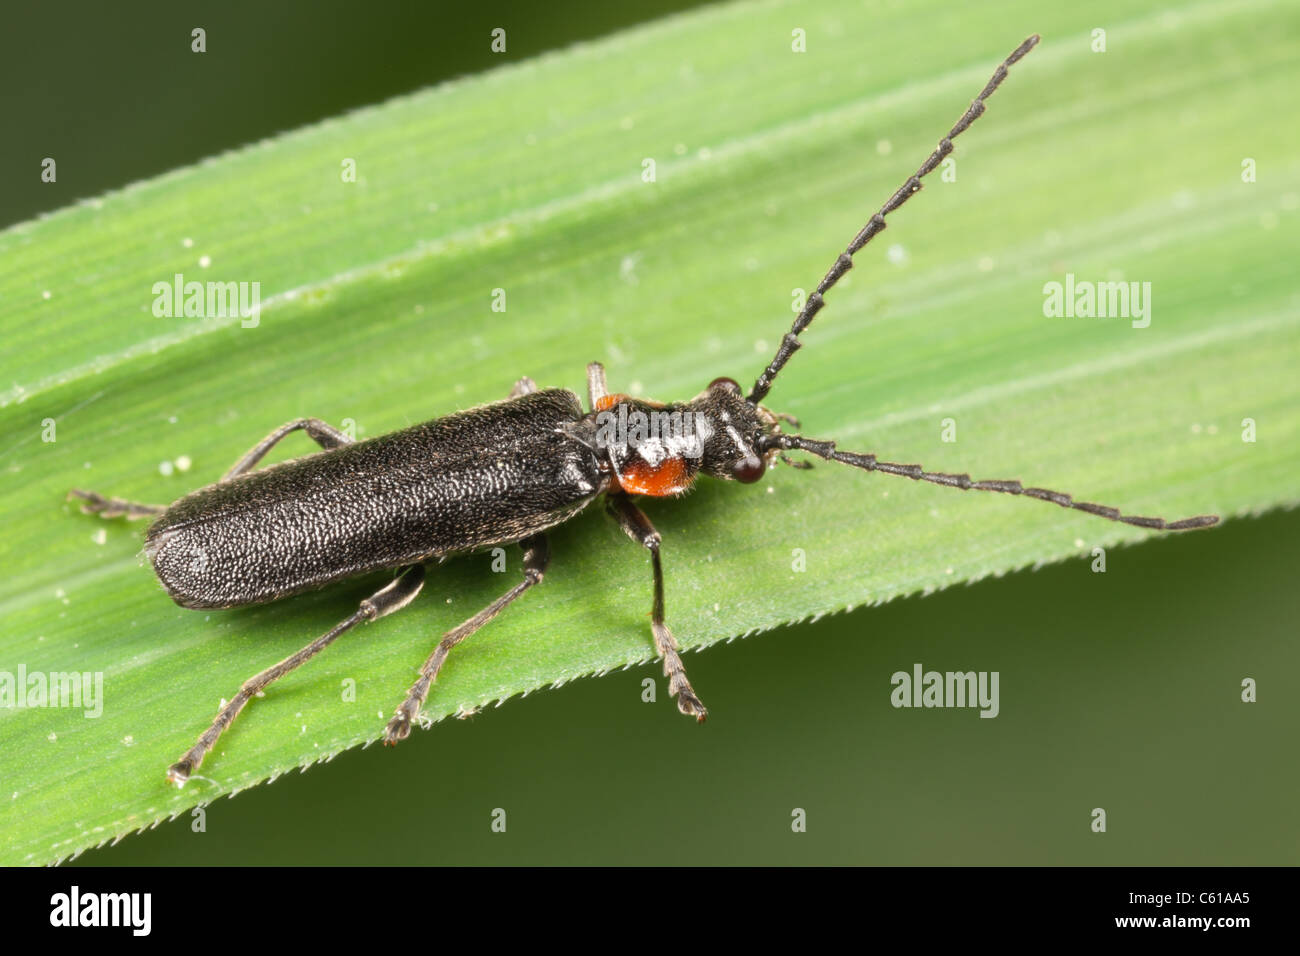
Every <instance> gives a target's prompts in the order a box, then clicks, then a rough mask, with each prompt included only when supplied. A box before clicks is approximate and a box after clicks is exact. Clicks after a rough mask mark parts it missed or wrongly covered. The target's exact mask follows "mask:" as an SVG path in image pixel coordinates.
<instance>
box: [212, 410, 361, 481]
mask: <svg viewBox="0 0 1300 956" xmlns="http://www.w3.org/2000/svg"><path fill="white" fill-rule="evenodd" d="M299 429H302V430H303V431H305V432H306V433H307V435H308V436H309V437H310V438H311V439H312V440H314V441H315V442H316V444H318V445H320V446H321V447H322V448H324V449H325V450H326V451H328V450H329V449H331V448H338V447H339V446H340V445H351V444H352V443H353V441H355V439H353V438H349V437H348V435H347V433H346V432H342V431H339V430H338V429H337V428H335V427H334V426H333V425H331V424H329V423H328V422H323V421H321V420H320V419H319V418H295V419H294V420H293V421H291V422H285V423H284V424H283V425H281V426H280V427H279V428H277V429H276V430H275V431H273V432H271V434H269V435H267V436H266V437H265V438H263V439H262V440H261V441H260V442H258V443H257V444H256V445H254V446H253V447H252V448H250V449H249V451H248V454H246V455H245V456H244V457H243V458H241V459H239V461H237V462H235V464H234V466H233V467H232V468H231V469H230V470H229V471H228V472H226V473H225V475H223V476H222V478H221V481H229V480H230V479H231V478H235V477H238V476H239V475H242V474H243V473H244V472H246V471H249V470H251V469H252V468H253V466H254V465H256V464H257V463H258V462H259V461H261V460H262V458H263V457H264V456H265V455H266V453H267V452H268V451H270V450H271V449H272V448H274V447H275V445H276V443H277V442H279V440H280V439H281V438H283V437H284V436H285V435H288V434H289V433H290V432H296V431H298V430H299ZM219 483H220V482H218V484H219Z"/></svg>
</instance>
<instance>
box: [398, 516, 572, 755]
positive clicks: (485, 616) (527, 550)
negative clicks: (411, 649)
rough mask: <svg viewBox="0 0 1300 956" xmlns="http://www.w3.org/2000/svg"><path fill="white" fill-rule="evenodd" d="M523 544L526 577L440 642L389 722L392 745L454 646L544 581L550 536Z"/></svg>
mask: <svg viewBox="0 0 1300 956" xmlns="http://www.w3.org/2000/svg"><path fill="white" fill-rule="evenodd" d="M520 546H521V547H522V548H523V549H524V579H523V580H522V581H521V582H519V583H518V584H516V585H515V586H514V587H512V588H511V589H510V590H509V591H507V592H506V593H505V594H503V595H501V597H499V598H497V599H496V600H495V601H493V602H492V603H491V604H489V605H488V606H487V607H485V608H484V609H483V610H481V611H479V612H478V613H477V614H475V615H474V616H473V617H471V618H470V619H469V620H468V621H465V622H464V623H463V624H460V625H458V626H457V627H453V628H452V629H451V630H450V631H448V632H447V633H446V634H444V635H443V636H442V640H441V641H439V642H438V646H437V647H436V648H435V649H434V651H433V653H432V654H431V655H429V659H428V660H427V661H425V662H424V667H422V668H421V669H420V678H419V680H417V681H416V682H415V683H414V684H413V685H412V686H411V691H410V693H409V694H407V697H406V700H404V701H402V705H401V706H400V707H398V708H397V710H396V711H394V713H393V719H392V720H390V721H389V722H388V727H387V729H386V730H385V732H384V743H385V744H387V745H388V746H389V747H392V746H394V745H396V743H397V742H398V741H399V740H405V739H406V738H407V737H408V736H410V734H411V721H413V720H415V718H416V717H417V716H419V713H420V708H421V707H423V706H424V702H425V701H426V700H428V699H429V689H430V688H431V687H432V686H433V682H434V681H435V680H437V679H438V671H440V670H442V664H443V661H445V660H446V659H447V655H448V654H450V653H451V649H452V648H453V647H455V646H456V645H457V644H459V643H460V642H461V641H463V640H465V638H467V637H469V636H470V635H471V634H473V633H474V632H475V631H477V630H478V629H479V628H480V627H482V626H483V625H484V624H486V623H487V622H488V621H490V620H492V618H494V617H496V616H497V615H498V614H500V613H501V612H502V611H503V610H504V609H505V607H506V606H507V605H508V604H510V603H511V602H512V601H514V600H515V598H517V597H519V596H520V595H521V594H523V593H524V592H525V591H527V590H528V589H529V588H531V587H533V586H534V585H537V584H540V583H541V582H542V576H543V575H544V574H545V573H546V566H547V565H548V564H550V561H551V546H550V544H549V543H548V542H547V540H546V535H544V534H539V535H535V536H534V537H532V538H528V539H527V540H525V541H522V542H520Z"/></svg>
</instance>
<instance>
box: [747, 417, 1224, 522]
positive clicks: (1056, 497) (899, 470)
mask: <svg viewBox="0 0 1300 956" xmlns="http://www.w3.org/2000/svg"><path fill="white" fill-rule="evenodd" d="M773 448H779V449H781V450H782V451H806V452H809V453H810V454H813V455H816V456H817V457H818V458H824V459H826V460H827V461H838V462H840V463H841V464H844V465H851V466H853V467H854V468H861V469H862V470H863V471H880V472H884V473H885V474H887V475H899V476H901V477H903V478H911V479H912V480H913V481H929V482H932V483H933V484H936V485H947V486H948V487H949V488H961V489H962V490H964V491H997V492H1001V493H1002V494H1004V495H1024V496H1025V497H1026V498H1038V499H1039V500H1040V501H1050V502H1051V503H1052V504H1054V505H1060V506H1061V507H1062V508H1073V509H1074V510H1075V511H1084V512H1087V513H1088V514H1090V515H1096V516H1097V517H1099V518H1109V519H1110V520H1111V521H1119V522H1122V523H1123V524H1131V525H1137V527H1139V528H1155V529H1156V530H1158V531H1191V530H1193V529H1195V528H1208V527H1210V526H1211V525H1215V524H1218V523H1219V516H1218V515H1197V516H1196V517H1195V518H1183V519H1182V520H1180V521H1166V520H1165V519H1164V518H1148V517H1144V516H1142V515H1126V514H1124V513H1123V512H1121V511H1120V510H1119V509H1118V508H1112V507H1110V506H1109V505H1098V504H1093V503H1092V502H1091V501H1075V500H1074V499H1073V498H1072V497H1070V496H1069V495H1067V494H1065V493H1064V492H1060V491H1050V490H1048V489H1047V488H1026V487H1025V486H1024V485H1022V484H1021V483H1020V482H1018V481H1014V480H992V481H972V480H971V476H970V475H965V474H962V475H954V474H949V473H947V472H942V471H925V470H924V469H923V468H922V467H921V466H920V465H900V464H898V463H897V462H892V461H880V460H879V459H878V458H876V456H875V455H859V454H855V453H854V452H851V451H839V450H838V449H837V448H836V447H835V442H833V441H817V440H815V439H812V438H804V437H803V436H801V435H784V434H776V435H769V436H767V437H766V438H764V439H763V440H762V442H761V443H760V450H761V451H767V450H769V449H773Z"/></svg>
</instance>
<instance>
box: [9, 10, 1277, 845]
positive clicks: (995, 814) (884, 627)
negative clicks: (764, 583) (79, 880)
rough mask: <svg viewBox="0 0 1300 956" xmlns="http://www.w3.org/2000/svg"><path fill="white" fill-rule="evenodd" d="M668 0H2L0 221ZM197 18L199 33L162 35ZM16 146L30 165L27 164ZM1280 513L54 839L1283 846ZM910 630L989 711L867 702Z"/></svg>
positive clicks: (915, 650) (466, 725)
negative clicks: (501, 35) (40, 171)
mask: <svg viewBox="0 0 1300 956" xmlns="http://www.w3.org/2000/svg"><path fill="white" fill-rule="evenodd" d="M686 6H688V4H622V5H618V6H617V7H614V6H613V5H611V6H609V7H602V6H598V5H594V4H590V3H573V2H553V3H551V4H548V5H546V6H545V7H542V6H539V5H532V4H526V3H513V4H488V5H475V6H474V8H473V9H472V10H469V9H462V8H458V7H452V6H450V5H442V4H429V5H409V6H408V5H405V4H399V3H371V4H366V5H363V6H356V5H353V4H343V3H277V4H275V5H274V6H273V7H271V8H269V9H268V8H267V7H265V6H262V5H257V4H252V3H223V4H220V5H216V4H213V5H210V6H209V5H201V4H200V5H191V6H186V7H183V8H182V7H178V6H177V5H175V4H163V3H155V4H135V5H133V6H132V8H131V10H130V12H125V11H124V10H122V9H120V8H105V7H102V6H100V5H97V4H90V3H84V4H70V5H62V6H61V7H59V8H58V9H57V10H54V9H51V8H41V7H36V6H33V7H30V8H23V9H14V10H11V11H8V12H7V21H8V22H7V26H6V31H5V37H4V40H3V41H0V42H2V43H3V46H2V47H0V54H2V55H0V62H2V63H3V67H2V68H3V70H4V71H5V77H6V82H4V83H3V84H0V102H2V103H3V106H4V114H3V115H4V116H5V117H6V122H7V124H8V126H9V129H8V130H7V137H6V139H7V143H6V148H5V149H4V150H3V151H2V152H0V174H2V175H3V179H2V180H0V181H3V182H4V184H5V186H4V196H5V201H4V205H3V209H0V225H4V224H9V223H12V222H16V221H21V220H23V219H26V218H29V217H31V216H33V215H35V214H37V213H39V212H41V211H43V210H49V209H54V208H58V207H60V206H62V205H65V204H67V203H70V202H72V201H74V200H76V199H78V198H82V197H86V196H92V195H95V194H97V193H99V192H102V191H103V190H106V189H110V188H114V187H116V186H119V185H122V184H125V183H127V182H131V181H134V180H137V179H141V178H146V177H149V176H152V175H155V174H157V173H159V172H162V171H165V170H167V169H170V168H173V167H175V166H178V165H181V164H185V163H190V162H194V161H196V160H199V159H201V158H203V157H205V156H208V155H212V154H214V153H217V152H219V151H221V150H223V149H227V148H233V147H236V146H239V145H242V144H245V143H248V142H251V141H254V140H256V139H259V138H262V137H264V136H268V135H271V134H274V133H276V132H279V131H281V130H284V129H288V128H292V127H296V126H299V125H302V124H305V123H309V122H314V121H316V120H319V119H322V118H325V117H328V116H332V115H335V114H337V113H339V112H341V111H344V110H347V109H349V108H353V107H357V106H362V105H365V104H369V103H373V102H377V101H379V100H382V99H384V98H386V97H389V96H392V95H396V94H399V93H403V92H407V91H409V90H411V89H414V88H417V87H419V86H422V85H427V84H430V83H434V82H437V81H438V80H440V79H443V78H446V77H450V76H455V75H459V74H462V73H466V72H472V71H476V70H481V69H486V68H489V67H491V66H493V65H495V63H496V62H497V61H495V60H494V59H493V58H492V56H491V55H490V54H489V53H488V47H487V42H486V38H487V35H488V32H489V31H490V30H491V29H492V28H493V27H494V26H498V25H505V26H507V27H508V28H509V30H510V42H511V59H516V58H520V57H523V56H527V55H531V54H534V53H538V52H541V51H543V50H546V49H551V48H556V47H561V46H564V45H567V44H569V43H572V42H575V41H577V40H580V39H584V38H589V37H595V36H599V35H601V34H603V33H606V32H609V31H612V30H615V29H617V28H619V27H620V26H621V25H626V24H630V23H634V22H638V21H641V20H645V19H650V18H652V17H655V16H659V15H662V14H664V13H666V12H670V11H671V10H673V9H677V8H683V7H686ZM889 9H890V5H888V4H885V5H881V6H880V8H879V12H880V16H882V17H887V16H888V11H889ZM979 9H980V15H981V16H987V17H989V18H996V16H997V14H996V11H995V7H987V6H982V7H980V8H979ZM197 24H201V25H203V26H204V27H205V28H206V29H207V30H208V36H209V47H210V51H211V52H209V54H208V55H207V56H205V57H193V56H191V55H189V54H188V52H187V48H186V46H185V45H184V44H183V43H177V42H176V37H177V36H178V35H180V36H186V35H188V32H189V29H190V27H191V26H193V25H197ZM215 38H220V40H221V42H219V43H218V42H215ZM1008 39H1009V41H1010V43H1014V42H1016V41H1018V40H1019V39H1020V37H1019V36H1015V37H1009V38H1008ZM1008 48H1009V47H1008ZM864 55H869V51H866V53H865V54H864ZM160 80H161V81H162V82H160ZM47 155H56V156H58V157H59V174H60V175H59V183H58V184H57V186H43V185H42V184H40V183H39V182H37V181H36V178H35V176H33V175H32V174H31V170H32V169H33V168H35V167H36V166H37V165H38V164H39V162H40V159H41V157H43V156H47ZM773 306H774V313H779V310H780V308H781V307H782V304H781V303H774V304H773ZM867 530H868V533H869V529H867ZM1298 531H1300V515H1297V514H1295V513H1294V512H1292V513H1285V514H1271V515H1268V516H1265V517H1263V518H1260V519H1257V520H1243V521H1235V522H1231V523H1229V524H1228V525H1227V526H1225V527H1223V528H1222V529H1220V530H1218V531H1216V532H1214V533H1212V534H1202V535H1191V536H1185V537H1175V538H1168V539H1162V540H1156V541H1151V542H1149V543H1147V544H1144V545H1142V546H1140V547H1136V548H1128V549H1117V550H1114V551H1112V552H1111V553H1110V555H1109V556H1108V571H1107V573H1106V574H1104V575H1099V574H1093V573H1091V571H1090V570H1089V567H1088V564H1087V562H1085V561H1076V562H1071V563H1068V564H1065V565H1060V566H1056V567H1051V568H1047V569H1043V570H1040V571H1037V572H1033V573H1023V574H1018V575H1014V576H1010V577H1007V578H1004V579H1001V580H996V581H985V582H982V583H980V584H977V585H974V586H970V587H960V588H956V589H953V590H950V591H947V592H943V593H940V594H937V595H933V596H930V597H927V598H924V599H918V598H912V599H907V600H903V601H899V602H895V603H893V604H891V605H887V606H885V607H882V608H875V609H867V610H860V611H857V612H855V613H852V614H847V615H838V616H835V617H832V618H829V619H826V620H823V621H821V622H818V623H816V624H813V625H801V626H797V627H792V628H788V629H784V630H783V631H780V632H777V633H772V634H765V635H761V636H757V637H752V638H749V639H746V640H743V641H737V642H734V643H732V644H730V645H722V646H718V647H715V648H713V649H711V650H709V651H707V652H706V653H703V654H698V655H690V657H689V659H688V661H687V664H688V667H689V668H690V671H691V674H692V678H693V680H694V682H695V684H696V686H697V687H698V688H700V690H701V693H702V694H704V695H705V697H706V699H707V700H708V702H709V705H710V707H711V709H712V716H711V719H710V721H709V723H708V725H706V726H705V727H703V728H697V727H695V726H693V725H691V724H690V723H689V722H687V721H685V720H683V719H681V718H679V717H678V716H677V715H676V713H675V708H673V706H672V704H671V703H669V702H668V701H667V699H666V697H664V696H661V698H660V700H659V702H658V703H656V704H645V703H642V702H641V699H640V694H641V681H642V680H643V679H644V678H645V677H647V676H657V673H658V672H657V668H656V667H654V666H646V667H642V668H638V669H634V670H631V671H627V672H621V673H616V674H611V675H608V676H606V677H604V678H600V679H594V680H582V681H578V682H576V683H574V684H571V685H569V686H566V687H565V688H563V689H562V690H559V691H554V692H545V693H539V694H534V695H531V696H529V697H528V698H527V699H526V700H523V701H519V700H515V701H512V702H510V703H509V704H508V705H507V706H504V707H502V708H501V709H499V710H490V711H487V712H485V713H483V714H481V715H479V716H477V717H475V718H473V719H471V720H467V721H463V722H455V723H452V722H447V723H443V724H440V725H439V726H437V727H436V728H435V729H434V730H433V731H431V732H427V733H419V734H416V735H415V736H414V737H413V738H412V739H411V740H409V741H408V742H407V743H406V744H404V745H403V746H402V747H399V748H397V749H396V750H392V751H385V750H383V749H381V748H371V749H369V750H366V751H360V752H357V751H354V752H351V753H347V754H344V755H342V756H340V757H339V758H338V759H337V760H335V761H333V762H332V763H330V764H327V765H324V766H319V767H316V768H313V769H312V770H311V771H310V773H308V774H306V775H300V774H291V775H289V776H287V777H285V778H283V779H281V780H279V781H278V782H276V783H275V784H274V785H270V786H261V787H257V788H255V789H253V790H251V791H248V792H246V793H243V794H241V795H240V796H239V797H238V799H235V800H220V801H218V802H217V803H215V804H213V805H212V806H210V807H208V808H207V810H206V820H205V824H206V832H201V833H196V832H193V830H192V828H191V821H190V820H189V819H188V818H182V819H180V820H177V821H175V822H174V823H170V824H164V825H162V826H160V827H159V828H157V829H156V830H154V831H151V832H148V833H145V834H142V835H139V836H135V837H131V838H128V839H127V840H125V841H123V842H122V843H121V844H119V845H118V846H116V847H112V848H104V849H101V850H94V851H90V852H87V853H86V854H85V855H83V856H82V857H81V858H80V859H79V860H78V861H77V862H78V863H85V864H110V863H181V864H219V863H433V862H454V863H488V862H521V863H523V862H527V863H547V862H552V863H554V862H560V863H599V862H629V863H630V862H649V863H663V864H671V863H693V864H701V863H759V862H772V863H775V862H804V863H813V862H835V863H1165V864H1196V863H1295V862H1297V861H1298V860H1300V824H1297V822H1296V820H1295V815H1294V812H1293V805H1294V795H1295V793H1296V791H1297V782H1298V777H1300V775H1298V774H1297V772H1296V770H1295V769H1294V760H1293V758H1292V757H1291V756H1290V755H1291V753H1292V747H1291V746H1290V745H1291V744H1292V741H1293V739H1294V729H1295V727H1296V726H1297V719H1296V718H1297V716H1300V703H1297V701H1300V694H1297V690H1298V688H1297V682H1298V681H1297V674H1300V659H1298V658H1300V653H1298V652H1297V650H1296V647H1295V641H1294V634H1295V630H1296V627H1295V622H1296V620H1297V610H1300V607H1297V605H1298V604H1300V601H1298V600H1297V598H1296V596H1295V588H1294V585H1293V583H1292V578H1293V577H1294V572H1295V569H1296V567H1297V566H1300V561H1298V560H1297V559H1300V543H1298V542H1300V536H1298V535H1297V532H1298ZM642 572H643V568H642V567H641V565H640V563H638V562H636V561H634V560H632V559H631V558H629V566H628V573H629V575H630V576H631V577H632V578H633V579H634V580H633V583H634V584H636V585H638V586H639V585H641V584H643V574H642ZM142 573H143V572H142ZM717 599H718V601H719V602H720V603H721V604H722V605H723V608H724V612H725V607H726V595H724V594H720V595H718V598H717ZM519 613H521V614H526V613H527V609H526V608H520V609H519ZM915 662H921V663H923V664H924V665H926V667H927V669H928V668H930V667H934V668H937V669H940V670H960V669H967V668H975V669H997V670H999V671H1000V673H1001V690H1002V703H1001V706H1002V713H1001V715H1000V716H999V717H998V718H997V719H996V720H981V719H979V718H978V717H977V716H976V714H975V712H973V711H963V710H928V711H927V710H922V711H913V710H895V709H893V708H891V707H890V706H889V691H890V685H889V677H890V674H892V673H893V672H894V671H896V670H909V669H910V668H911V665H912V664H913V663H915ZM1244 677H1253V678H1256V679H1257V680H1258V681H1259V682H1260V691H1259V694H1260V700H1259V702H1258V703H1256V704H1251V705H1247V704H1243V703H1241V702H1240V699H1239V695H1240V681H1241V680H1242V678H1244ZM661 691H662V687H661ZM796 807H798V808H803V809H805V810H806V811H807V814H808V831H807V832H806V833H803V834H794V833H792V832H791V828H790V820H791V811H792V810H793V809H794V808H796ZM1094 807H1104V808H1105V809H1106V810H1107V813H1108V832H1107V833H1106V834H1104V835H1098V834H1093V833H1091V832H1090V831H1089V823H1090V816H1089V814H1090V812H1091V810H1092V809H1093V808H1094ZM495 808H503V809H504V810H505V811H506V812H507V815H508V830H507V832H506V833H505V834H497V833H493V832H491V829H490V823H491V815H492V812H493V810H494V809H495Z"/></svg>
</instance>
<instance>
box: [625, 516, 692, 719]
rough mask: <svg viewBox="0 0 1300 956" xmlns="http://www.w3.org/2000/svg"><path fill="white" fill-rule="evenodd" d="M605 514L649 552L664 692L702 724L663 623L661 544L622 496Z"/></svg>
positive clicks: (652, 624)
mask: <svg viewBox="0 0 1300 956" xmlns="http://www.w3.org/2000/svg"><path fill="white" fill-rule="evenodd" d="M607 501H608V506H609V510H610V511H611V512H612V513H613V514H614V517H616V518H617V519H618V523H619V526H620V527H621V528H622V529H623V531H624V532H625V533H626V534H627V536H628V537H629V538H631V539H632V540H633V541H635V542H637V543H638V544H639V545H641V546H642V547H643V548H646V549H647V550H648V551H649V552H650V559H651V562H652V564H653V567H654V578H655V597H654V608H653V610H652V611H651V614H650V629H651V631H653V633H654V638H655V647H656V648H657V649H658V650H659V654H660V656H662V657H663V659H664V676H665V677H667V678H668V692H669V693H670V694H672V695H673V696H674V697H676V698H677V709H678V710H680V711H681V712H682V713H683V714H686V715H687V716H689V717H694V718H695V719H696V720H698V721H699V722H701V723H703V722H704V718H705V717H706V716H707V715H708V709H707V708H706V707H705V706H704V705H703V704H702V703H700V699H699V698H698V697H696V696H695V689H694V688H693V687H691V682H690V680H689V679H688V678H687V676H686V665H684V664H683V663H682V657H681V654H679V653H678V646H677V639H676V638H675V637H673V632H672V631H670V630H668V625H667V624H665V623H664V572H663V567H662V566H661V565H660V563H659V544H660V541H661V540H662V539H661V538H660V535H659V532H658V531H656V530H655V526H654V525H653V524H651V523H650V519H649V518H647V517H646V514H645V512H644V511H642V510H641V509H640V508H638V507H637V506H636V505H635V504H634V503H633V501H632V499H631V498H629V497H627V496H626V495H610V496H609V498H608V499H607Z"/></svg>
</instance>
